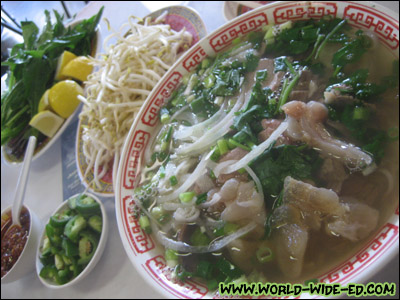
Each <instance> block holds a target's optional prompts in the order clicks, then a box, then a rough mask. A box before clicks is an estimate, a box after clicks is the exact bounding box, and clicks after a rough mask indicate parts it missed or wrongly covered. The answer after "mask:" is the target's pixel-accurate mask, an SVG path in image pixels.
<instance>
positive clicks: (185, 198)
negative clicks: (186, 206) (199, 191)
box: [179, 192, 196, 203]
mask: <svg viewBox="0 0 400 300" xmlns="http://www.w3.org/2000/svg"><path fill="white" fill-rule="evenodd" d="M194 196H196V193H195V192H185V193H181V194H179V200H181V202H182V203H189V202H190V201H192V200H193V198H194Z"/></svg>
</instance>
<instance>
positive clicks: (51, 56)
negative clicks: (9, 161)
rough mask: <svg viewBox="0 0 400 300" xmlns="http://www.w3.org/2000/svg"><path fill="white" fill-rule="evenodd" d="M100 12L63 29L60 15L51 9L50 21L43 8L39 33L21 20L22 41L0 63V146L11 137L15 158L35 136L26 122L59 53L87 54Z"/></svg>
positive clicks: (48, 81) (50, 78)
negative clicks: (4, 70) (4, 78)
mask: <svg viewBox="0 0 400 300" xmlns="http://www.w3.org/2000/svg"><path fill="white" fill-rule="evenodd" d="M102 12H103V8H101V9H100V11H99V12H98V14H96V15H94V16H93V17H91V18H90V19H87V20H83V21H82V22H81V23H79V24H78V25H76V26H75V27H74V28H65V27H64V24H63V17H61V16H60V15H59V14H58V12H57V11H54V14H55V16H56V23H55V24H52V23H51V19H50V13H49V12H48V11H45V16H46V25H45V27H44V28H43V30H42V33H41V34H40V35H39V36H38V34H39V29H38V28H37V26H36V25H35V24H34V23H33V22H31V21H24V22H21V28H22V34H23V37H24V43H23V44H17V45H15V46H14V47H13V49H12V50H11V56H10V58H9V59H8V60H7V61H6V62H4V63H2V65H3V66H8V67H9V84H8V87H9V91H8V92H7V93H5V94H4V95H3V96H2V98H1V145H4V144H7V143H9V142H10V141H12V140H13V141H12V143H10V144H9V146H10V147H11V148H12V154H13V155H15V156H16V157H17V158H18V157H20V156H21V155H23V152H24V146H25V144H26V142H27V138H28V137H29V136H30V135H35V136H38V135H39V132H38V131H37V130H36V129H33V128H31V127H30V126H29V125H28V124H29V121H30V120H31V118H32V117H33V116H34V115H35V114H36V113H37V112H38V104H39V100H40V98H41V96H42V95H43V94H44V92H45V91H46V89H48V88H50V87H51V86H52V84H53V82H54V72H55V70H56V67H57V60H58V58H59V56H60V55H61V54H62V52H63V51H64V50H69V51H71V52H73V53H75V54H76V55H87V54H90V53H91V50H92V40H93V37H94V35H95V28H96V26H97V24H98V22H99V20H100V17H101V15H102ZM21 112H22V113H21ZM42 139H43V138H42Z"/></svg>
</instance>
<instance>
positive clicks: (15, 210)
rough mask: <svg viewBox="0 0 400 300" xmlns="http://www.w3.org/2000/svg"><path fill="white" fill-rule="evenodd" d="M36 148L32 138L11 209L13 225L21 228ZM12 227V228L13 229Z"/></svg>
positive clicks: (26, 151)
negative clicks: (20, 220)
mask: <svg viewBox="0 0 400 300" xmlns="http://www.w3.org/2000/svg"><path fill="white" fill-rule="evenodd" d="M35 146H36V137H34V136H31V137H29V140H28V146H26V150H25V157H24V162H23V164H22V170H21V173H20V174H19V178H18V183H17V190H16V192H15V198H14V202H13V205H12V208H11V216H12V225H11V226H13V225H18V226H21V224H20V222H19V215H20V213H21V207H22V203H23V200H24V195H25V190H26V183H27V182H28V174H29V170H30V166H31V161H32V156H33V151H34V150H35ZM11 226H10V228H11Z"/></svg>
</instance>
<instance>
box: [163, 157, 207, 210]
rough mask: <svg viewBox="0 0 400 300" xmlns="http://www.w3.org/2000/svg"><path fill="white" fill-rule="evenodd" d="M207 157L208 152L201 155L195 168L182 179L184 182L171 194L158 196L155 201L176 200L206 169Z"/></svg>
mask: <svg viewBox="0 0 400 300" xmlns="http://www.w3.org/2000/svg"><path fill="white" fill-rule="evenodd" d="M208 157H209V154H205V155H203V158H202V159H201V160H200V162H199V164H198V165H197V166H196V169H194V171H193V173H192V174H190V176H189V177H188V178H187V179H186V180H185V181H184V183H183V184H181V186H179V188H177V189H175V191H174V192H172V193H171V194H168V195H165V196H160V197H158V199H157V202H158V203H163V202H167V201H171V200H176V199H178V197H179V194H181V193H183V192H186V191H187V190H188V189H189V188H190V187H191V186H192V185H193V184H194V183H195V182H196V180H197V179H198V178H199V177H200V176H201V175H203V174H204V172H205V171H206V167H207V159H208Z"/></svg>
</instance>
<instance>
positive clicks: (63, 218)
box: [50, 214, 71, 227]
mask: <svg viewBox="0 0 400 300" xmlns="http://www.w3.org/2000/svg"><path fill="white" fill-rule="evenodd" d="M70 219H71V216H69V215H67V214H55V215H54V216H51V217H50V224H51V226H53V227H64V226H65V225H66V224H67V223H68V221H69V220H70Z"/></svg>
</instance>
